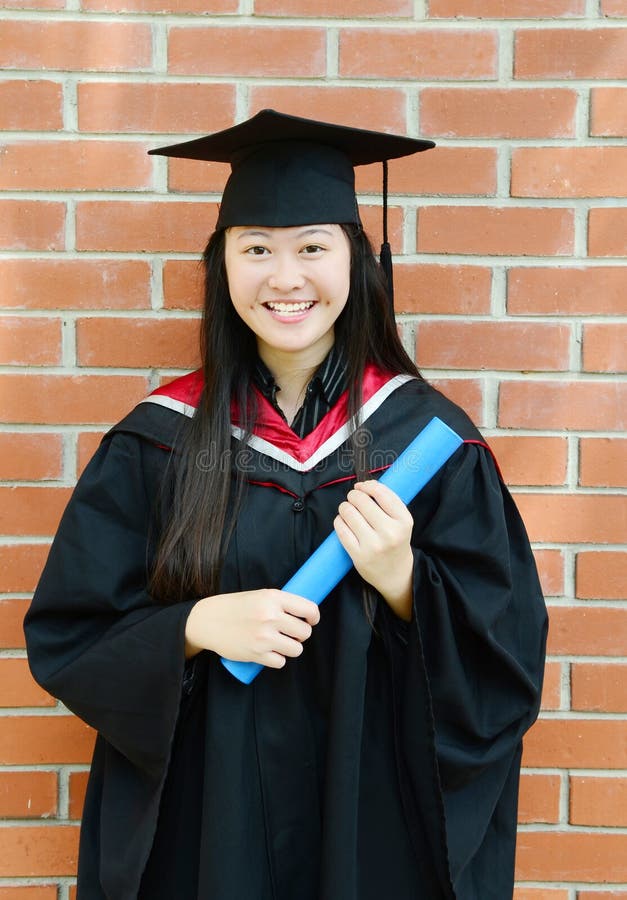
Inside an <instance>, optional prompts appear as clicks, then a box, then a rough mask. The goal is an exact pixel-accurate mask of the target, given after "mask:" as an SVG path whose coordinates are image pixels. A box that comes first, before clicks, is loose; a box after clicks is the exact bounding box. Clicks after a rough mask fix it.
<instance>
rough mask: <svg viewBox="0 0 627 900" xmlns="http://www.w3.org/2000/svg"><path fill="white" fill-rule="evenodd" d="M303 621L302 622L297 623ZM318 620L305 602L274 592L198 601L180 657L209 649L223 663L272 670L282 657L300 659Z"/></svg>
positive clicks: (310, 603)
mask: <svg viewBox="0 0 627 900" xmlns="http://www.w3.org/2000/svg"><path fill="white" fill-rule="evenodd" d="M303 620H304V621H303ZM319 621H320V610H319V609H318V607H317V606H316V604H315V603H313V601H311V600H306V599H305V597H299V596H298V595H297V594H289V593H287V592H286V591H280V590H277V589H274V588H264V589H262V590H258V591H238V592H236V593H232V594H214V595H213V596H211V597H203V599H202V600H199V601H198V602H197V603H196V604H195V605H194V606H193V607H192V609H191V612H190V614H189V616H188V618H187V623H186V626H185V656H186V657H187V658H188V659H189V658H191V657H192V656H195V655H196V654H197V653H199V652H200V651H201V650H213V651H215V652H216V653H218V654H219V655H220V656H224V657H226V658H227V659H233V660H241V661H244V662H256V663H261V665H263V666H270V668H273V669H280V668H282V666H284V665H285V660H286V657H288V656H290V657H294V656H300V654H301V653H302V652H303V641H306V640H307V638H308V637H310V636H311V632H312V628H313V626H314V625H317V624H318V622H319Z"/></svg>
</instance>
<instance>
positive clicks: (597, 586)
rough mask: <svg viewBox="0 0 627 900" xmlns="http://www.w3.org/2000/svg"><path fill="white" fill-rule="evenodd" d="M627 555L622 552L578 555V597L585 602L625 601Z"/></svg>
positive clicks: (601, 551)
mask: <svg viewBox="0 0 627 900" xmlns="http://www.w3.org/2000/svg"><path fill="white" fill-rule="evenodd" d="M626 586H627V553H625V552H623V551H620V550H616V551H615V550H581V551H580V552H579V553H578V554H577V588H576V594H575V596H576V597H580V598H582V599H585V600H624V599H625V594H626V593H627V591H626Z"/></svg>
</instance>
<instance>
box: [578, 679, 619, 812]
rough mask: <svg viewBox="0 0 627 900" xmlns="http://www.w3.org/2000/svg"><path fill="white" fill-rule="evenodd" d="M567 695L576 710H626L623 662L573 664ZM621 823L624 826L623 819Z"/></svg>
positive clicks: (615, 711)
mask: <svg viewBox="0 0 627 900" xmlns="http://www.w3.org/2000/svg"><path fill="white" fill-rule="evenodd" d="M571 697H572V702H571V708H572V709H576V710H579V711H584V712H609V713H612V712H614V713H621V712H627V665H624V664H623V665H621V664H619V663H610V664H608V665H602V664H601V663H573V665H572V667H571ZM625 809H627V806H626V807H625ZM604 824H607V825H610V824H612V823H610V822H606V823H604ZM614 824H618V823H614ZM621 824H625V825H627V821H626V822H624V823H621Z"/></svg>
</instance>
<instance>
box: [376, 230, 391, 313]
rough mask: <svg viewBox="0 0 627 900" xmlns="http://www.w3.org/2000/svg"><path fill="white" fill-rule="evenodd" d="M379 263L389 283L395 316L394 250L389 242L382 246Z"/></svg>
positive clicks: (389, 296) (389, 293)
mask: <svg viewBox="0 0 627 900" xmlns="http://www.w3.org/2000/svg"><path fill="white" fill-rule="evenodd" d="M379 262H380V263H381V268H382V269H383V271H384V273H385V280H386V282H387V289H388V298H389V301H390V312H391V313H392V315H394V277H393V275H392V249H391V247H390V245H389V243H388V242H387V241H384V242H383V243H382V244H381V253H380V254H379Z"/></svg>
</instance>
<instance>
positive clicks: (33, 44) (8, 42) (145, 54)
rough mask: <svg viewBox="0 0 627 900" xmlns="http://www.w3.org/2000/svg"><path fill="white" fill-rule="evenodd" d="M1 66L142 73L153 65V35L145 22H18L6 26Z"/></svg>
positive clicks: (11, 22)
mask: <svg viewBox="0 0 627 900" xmlns="http://www.w3.org/2000/svg"><path fill="white" fill-rule="evenodd" d="M2 24H3V28H2V31H3V40H2V43H1V44H0V66H1V67H4V68H7V69H59V70H60V71H62V72H65V71H69V72H85V71H89V70H91V71H95V72H119V71H127V72H136V71H141V70H147V69H148V68H149V67H150V66H151V64H152V33H151V28H150V26H149V25H145V24H143V23H139V22H72V21H64V20H61V19H58V20H56V21H55V20H53V19H49V20H45V19H34V20H32V21H27V20H20V19H12V20H5V21H4V22H3V23H2Z"/></svg>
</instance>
